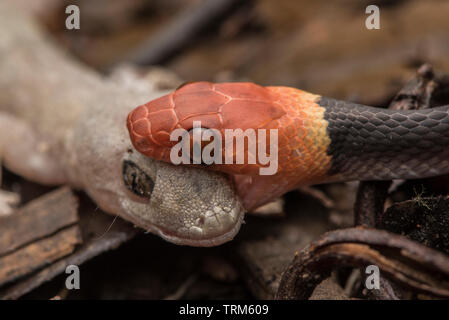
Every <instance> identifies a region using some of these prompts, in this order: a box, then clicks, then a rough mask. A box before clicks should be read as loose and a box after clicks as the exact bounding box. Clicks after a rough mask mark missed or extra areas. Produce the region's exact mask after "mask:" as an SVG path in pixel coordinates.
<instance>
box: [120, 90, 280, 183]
mask: <svg viewBox="0 0 449 320" xmlns="http://www.w3.org/2000/svg"><path fill="white" fill-rule="evenodd" d="M284 114H285V111H284V110H283V109H282V108H281V107H280V106H279V105H277V103H276V95H275V94H274V93H273V92H272V91H270V89H269V88H265V87H261V86H258V85H256V84H253V83H222V84H213V83H210V82H195V83H188V84H185V85H183V86H181V87H180V88H179V89H177V90H175V91H174V92H172V93H170V94H168V95H166V96H163V97H161V98H159V99H156V100H153V101H150V102H149V103H147V104H144V105H141V106H139V107H137V108H136V109H135V110H133V111H132V112H131V113H130V114H129V116H128V120H127V126H128V130H129V134H130V137H131V141H132V143H133V145H134V147H135V148H136V149H137V151H139V152H140V153H142V154H144V155H146V156H148V157H151V158H154V159H157V160H162V161H165V162H172V161H171V159H170V150H171V148H172V147H173V146H174V145H175V144H177V143H178V141H170V134H171V133H172V132H173V131H174V130H175V129H184V130H186V131H187V132H188V131H190V130H191V129H192V128H193V126H194V121H199V123H200V125H201V127H202V128H209V129H216V130H218V131H219V132H220V134H221V138H224V137H225V135H226V134H225V130H226V129H241V130H242V131H245V130H246V129H255V130H257V129H261V128H262V129H270V128H276V126H277V124H276V123H275V120H276V119H279V118H280V117H281V116H283V115H284ZM267 135H269V134H267ZM228 145H229V144H228ZM225 149H226V142H225V141H222V150H223V163H224V162H225V161H224V155H225ZM245 151H246V149H245ZM232 157H233V158H234V159H235V155H234V152H232ZM234 163H235V162H234ZM209 168H211V169H214V170H220V171H224V172H227V173H230V174H250V175H255V174H258V172H259V170H258V169H259V168H260V165H258V164H257V163H256V164H246V162H245V164H243V165H237V164H233V165H224V164H223V165H212V166H209Z"/></svg>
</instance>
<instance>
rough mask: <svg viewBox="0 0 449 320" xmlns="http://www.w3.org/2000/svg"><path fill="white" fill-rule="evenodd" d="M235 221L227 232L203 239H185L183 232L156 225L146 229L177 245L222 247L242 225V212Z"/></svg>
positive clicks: (241, 211)
mask: <svg viewBox="0 0 449 320" xmlns="http://www.w3.org/2000/svg"><path fill="white" fill-rule="evenodd" d="M237 214H238V216H237V220H236V221H235V223H234V224H233V225H230V228H229V229H228V230H223V232H222V233H219V234H218V233H217V234H216V235H214V236H211V237H207V236H206V237H203V238H194V237H192V238H190V237H186V236H185V234H184V232H181V233H178V232H176V231H173V230H170V229H167V228H164V227H160V226H157V225H151V226H149V227H148V231H149V232H152V233H155V234H157V235H159V236H160V237H161V238H163V239H165V240H167V241H169V242H172V243H174V244H178V245H187V246H193V247H214V246H219V245H222V244H224V243H226V242H228V241H231V240H232V239H234V237H235V236H236V235H237V233H238V232H239V230H240V226H241V225H242V223H243V217H244V211H243V210H240V212H238V213H237Z"/></svg>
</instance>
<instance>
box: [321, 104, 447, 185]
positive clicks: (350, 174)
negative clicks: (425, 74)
mask: <svg viewBox="0 0 449 320" xmlns="http://www.w3.org/2000/svg"><path fill="white" fill-rule="evenodd" d="M317 102H318V104H319V105H320V106H322V107H324V108H325V109H326V111H325V114H324V118H325V120H327V121H328V127H327V132H328V135H329V137H330V139H331V143H330V146H329V147H328V150H327V153H328V155H329V156H331V158H332V162H331V168H330V169H329V172H328V174H329V176H331V177H340V178H343V179H345V180H389V179H414V178H418V177H419V178H423V177H428V176H435V175H441V174H446V173H449V106H443V107H438V108H432V109H423V110H389V109H381V108H373V107H368V106H364V105H359V104H355V103H348V102H345V101H339V100H334V99H330V98H324V97H321V98H320V100H319V101H317Z"/></svg>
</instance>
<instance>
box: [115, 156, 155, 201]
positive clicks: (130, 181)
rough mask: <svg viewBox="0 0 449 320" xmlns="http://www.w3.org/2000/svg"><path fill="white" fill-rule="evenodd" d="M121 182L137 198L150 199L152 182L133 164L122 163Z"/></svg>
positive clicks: (128, 162)
mask: <svg viewBox="0 0 449 320" xmlns="http://www.w3.org/2000/svg"><path fill="white" fill-rule="evenodd" d="M123 181H124V183H125V186H126V188H128V189H129V190H130V191H131V192H133V193H134V194H136V195H138V196H139V197H145V198H148V199H149V198H151V193H152V192H153V188H154V182H153V180H152V179H151V178H150V177H149V176H148V175H147V174H146V173H145V172H144V171H143V170H142V169H140V168H139V167H138V166H137V165H136V164H135V163H134V162H132V161H127V160H125V161H123Z"/></svg>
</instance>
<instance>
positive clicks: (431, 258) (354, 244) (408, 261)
mask: <svg viewBox="0 0 449 320" xmlns="http://www.w3.org/2000/svg"><path fill="white" fill-rule="evenodd" d="M368 265H376V266H378V267H379V269H380V270H381V274H382V275H383V276H385V277H387V278H390V279H394V280H395V281H396V282H398V283H399V284H401V285H402V286H404V287H407V288H410V289H413V290H416V291H418V292H422V293H425V294H429V295H433V296H437V297H443V298H449V258H448V257H447V256H446V255H444V254H442V253H440V252H438V251H436V250H433V249H430V248H428V247H426V246H424V245H421V244H419V243H416V242H414V241H412V240H409V239H408V238H406V237H404V236H400V235H396V234H392V233H389V232H387V231H383V230H375V229H364V228H351V229H342V230H337V231H332V232H329V233H326V234H324V235H323V236H322V237H321V238H320V239H319V240H317V241H315V242H313V243H311V244H310V245H309V246H307V247H306V248H305V249H303V250H302V251H301V252H300V253H299V254H297V255H296V257H295V258H294V260H293V262H292V263H291V264H290V265H289V267H288V268H287V270H286V271H285V273H284V274H283V276H282V279H281V283H280V285H279V289H278V291H277V294H276V298H277V299H307V298H309V297H310V295H311V294H312V292H313V290H314V289H315V287H316V286H317V285H318V284H319V283H320V282H321V281H323V280H324V279H325V278H327V277H328V276H329V275H330V273H331V271H332V269H334V268H335V266H353V267H366V266H368Z"/></svg>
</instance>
